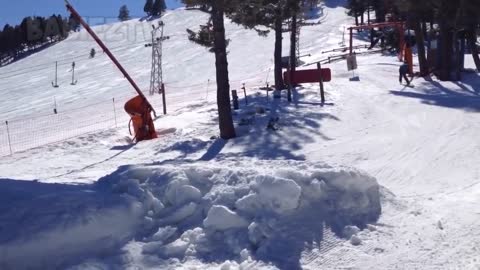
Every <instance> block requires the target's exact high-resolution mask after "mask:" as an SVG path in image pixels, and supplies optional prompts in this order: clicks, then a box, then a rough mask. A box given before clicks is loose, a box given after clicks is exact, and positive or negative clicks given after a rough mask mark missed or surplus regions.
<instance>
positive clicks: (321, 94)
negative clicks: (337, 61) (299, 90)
mask: <svg viewBox="0 0 480 270" xmlns="http://www.w3.org/2000/svg"><path fill="white" fill-rule="evenodd" d="M317 68H318V72H319V73H320V74H319V75H320V97H321V98H322V103H325V92H324V89H323V74H322V64H320V62H318V63H317Z"/></svg>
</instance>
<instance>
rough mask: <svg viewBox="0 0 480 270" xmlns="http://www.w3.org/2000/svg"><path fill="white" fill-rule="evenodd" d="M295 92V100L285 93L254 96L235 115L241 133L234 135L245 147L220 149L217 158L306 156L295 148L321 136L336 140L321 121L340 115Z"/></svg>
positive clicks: (293, 157) (293, 158)
mask: <svg viewBox="0 0 480 270" xmlns="http://www.w3.org/2000/svg"><path fill="white" fill-rule="evenodd" d="M284 92H285V91H284ZM294 92H296V91H294ZM283 94H284V95H285V94H286V93H283ZM295 95H296V97H295V99H296V100H297V102H295V103H293V102H292V103H288V102H287V101H286V98H285V97H283V98H282V99H272V98H271V97H270V100H269V102H268V103H267V102H266V98H265V96H263V95H256V96H253V97H252V96H250V97H249V105H248V106H245V107H243V108H242V109H241V110H239V111H238V112H237V114H236V115H235V116H234V120H235V122H236V123H237V124H238V126H237V133H238V134H237V135H238V137H237V138H235V139H234V143H235V145H236V146H239V148H241V150H240V152H238V153H227V154H221V153H220V152H217V156H216V158H218V159H223V158H229V157H236V156H247V157H255V158H259V159H287V160H305V156H304V155H302V154H295V152H297V151H300V150H301V149H303V148H304V147H305V145H307V144H309V143H314V142H317V141H318V140H326V141H328V140H332V138H330V137H329V136H328V135H326V134H325V133H323V132H322V131H321V121H322V120H326V119H330V120H334V121H340V119H338V118H337V117H336V116H334V115H331V114H329V113H326V112H322V111H321V110H322V108H321V107H320V106H319V105H320V104H317V103H315V102H309V101H304V102H303V101H300V99H301V97H302V95H301V94H295ZM302 102H303V103H302ZM241 104H243V103H241ZM259 108H263V110H264V113H263V114H262V113H260V114H259V113H257V110H258V109H259ZM240 124H243V125H240ZM217 150H218V149H217ZM210 157H211V156H210Z"/></svg>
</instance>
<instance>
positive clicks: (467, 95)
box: [390, 81, 480, 112]
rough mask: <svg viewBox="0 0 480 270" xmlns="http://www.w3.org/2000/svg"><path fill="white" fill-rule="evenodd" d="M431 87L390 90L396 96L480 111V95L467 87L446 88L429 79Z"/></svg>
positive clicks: (436, 104)
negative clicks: (414, 89) (411, 89)
mask: <svg viewBox="0 0 480 270" xmlns="http://www.w3.org/2000/svg"><path fill="white" fill-rule="evenodd" d="M429 83H430V84H431V87H428V88H425V89H424V90H423V92H413V91H412V92H410V91H409V92H407V91H396V90H391V91H390V93H391V94H393V95H396V96H402V97H408V98H416V99H420V100H421V102H422V103H423V104H427V105H433V106H440V107H447V108H452V109H462V110H465V111H469V112H480V96H478V94H476V93H473V92H471V91H470V90H469V89H468V88H465V87H460V88H461V89H462V91H461V92H458V91H453V90H451V89H448V88H446V87H445V86H443V85H442V84H441V83H439V82H437V81H430V82H429Z"/></svg>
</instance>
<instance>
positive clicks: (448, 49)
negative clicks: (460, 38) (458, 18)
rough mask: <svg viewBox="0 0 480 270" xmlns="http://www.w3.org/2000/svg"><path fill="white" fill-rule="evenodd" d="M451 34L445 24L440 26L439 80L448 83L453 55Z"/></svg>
mask: <svg viewBox="0 0 480 270" xmlns="http://www.w3.org/2000/svg"><path fill="white" fill-rule="evenodd" d="M452 41H453V33H452V30H451V29H448V28H447V26H446V25H445V24H441V25H440V59H439V60H440V61H441V62H440V80H442V81H450V80H451V78H450V77H451V76H450V71H451V67H452V53H453V42H452Z"/></svg>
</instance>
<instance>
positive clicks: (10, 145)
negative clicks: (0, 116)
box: [5, 121, 13, 155]
mask: <svg viewBox="0 0 480 270" xmlns="http://www.w3.org/2000/svg"><path fill="white" fill-rule="evenodd" d="M5 125H6V126H7V137H8V147H9V148H10V155H12V154H13V151H12V142H11V141H10V129H9V128H8V121H5Z"/></svg>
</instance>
